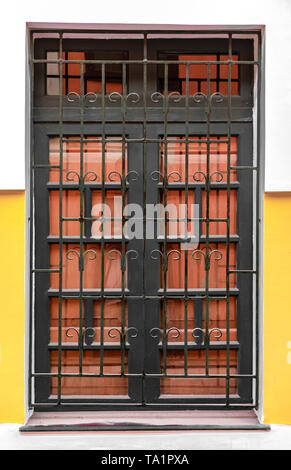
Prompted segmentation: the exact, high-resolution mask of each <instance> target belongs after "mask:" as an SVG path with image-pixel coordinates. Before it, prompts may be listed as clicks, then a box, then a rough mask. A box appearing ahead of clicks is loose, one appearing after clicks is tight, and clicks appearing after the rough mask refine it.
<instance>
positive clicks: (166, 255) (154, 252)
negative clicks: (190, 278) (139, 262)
mask: <svg viewBox="0 0 291 470" xmlns="http://www.w3.org/2000/svg"><path fill="white" fill-rule="evenodd" d="M159 255H160V256H161V258H162V260H163V264H162V270H163V271H164V272H166V271H168V268H169V257H170V256H172V255H176V257H175V256H172V259H173V260H175V261H176V260H179V259H181V253H180V251H178V250H171V251H168V253H163V252H162V251H161V250H158V249H156V250H152V251H151V258H152V259H154V260H157V259H159Z"/></svg>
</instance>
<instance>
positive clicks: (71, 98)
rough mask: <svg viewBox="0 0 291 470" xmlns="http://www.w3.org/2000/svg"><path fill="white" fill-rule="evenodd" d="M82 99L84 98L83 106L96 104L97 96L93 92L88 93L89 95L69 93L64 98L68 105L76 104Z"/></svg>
mask: <svg viewBox="0 0 291 470" xmlns="http://www.w3.org/2000/svg"><path fill="white" fill-rule="evenodd" d="M82 97H83V98H84V101H85V104H87V103H96V101H97V99H98V94H97V93H94V92H93V91H90V92H89V93H86V94H85V95H80V94H79V93H76V92H75V91H70V92H69V93H68V94H67V95H66V98H67V100H68V102H69V103H76V102H78V101H81V98H82Z"/></svg>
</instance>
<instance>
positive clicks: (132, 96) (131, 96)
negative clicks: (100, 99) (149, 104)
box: [108, 91, 140, 104]
mask: <svg viewBox="0 0 291 470" xmlns="http://www.w3.org/2000/svg"><path fill="white" fill-rule="evenodd" d="M108 99H109V101H110V102H111V103H117V102H118V101H119V100H120V101H121V102H122V101H124V102H127V103H128V102H129V103H134V104H135V103H138V102H139V101H140V95H139V94H138V93H135V92H131V93H128V94H127V95H122V94H121V93H118V91H113V92H112V93H110V94H109V95H108Z"/></svg>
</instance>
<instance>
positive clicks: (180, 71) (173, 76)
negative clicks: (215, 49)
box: [158, 52, 239, 95]
mask: <svg viewBox="0 0 291 470" xmlns="http://www.w3.org/2000/svg"><path fill="white" fill-rule="evenodd" d="M159 59H160V60H165V61H227V60H228V55H227V54H190V53H187V54H186V53H185V54H182V53H172V52H170V53H168V52H160V53H159ZM232 60H239V57H238V54H233V56H232ZM209 72H210V74H209V75H210V76H209V78H210V80H209V81H210V94H212V93H216V92H219V93H222V94H223V95H227V94H228V66H227V65H226V64H213V65H210V70H209ZM231 72H232V73H231V94H232V95H239V69H238V65H237V64H234V65H232V67H231ZM158 85H159V91H160V92H161V93H164V91H165V90H164V88H165V72H164V65H159V66H158ZM168 92H169V93H173V92H179V93H180V94H182V95H185V94H186V65H185V64H176V63H173V64H169V66H168ZM195 93H204V94H207V65H206V64H190V65H189V95H194V94H195Z"/></svg>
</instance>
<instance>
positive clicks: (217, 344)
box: [48, 341, 240, 351]
mask: <svg viewBox="0 0 291 470" xmlns="http://www.w3.org/2000/svg"><path fill="white" fill-rule="evenodd" d="M226 345H227V342H226V341H212V342H210V344H209V346H208V348H209V349H213V350H220V349H225V348H226ZM228 345H229V348H230V349H239V347H240V345H239V343H238V342H237V341H230V342H229V343H228ZM125 347H126V349H129V348H130V344H129V343H126V345H125ZM158 348H159V349H161V348H162V343H161V342H160V343H159V344H158ZM48 349H50V350H52V351H54V350H58V349H59V344H58V343H49V344H48ZM61 349H62V350H66V351H67V350H69V351H79V350H80V348H79V346H78V344H77V343H75V344H73V343H62V344H61ZM100 349H104V350H105V349H106V350H118V351H120V350H121V347H120V343H119V342H116V343H113V342H112V343H105V344H104V345H101V344H100V343H98V344H97V343H96V344H95V343H92V344H90V345H84V346H82V350H83V351H86V350H87V351H95V350H100ZM167 349H171V350H175V349H178V350H180V349H183V350H184V349H187V350H205V349H206V346H205V345H204V344H191V343H188V344H187V347H186V348H185V345H184V343H181V342H169V343H167Z"/></svg>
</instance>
